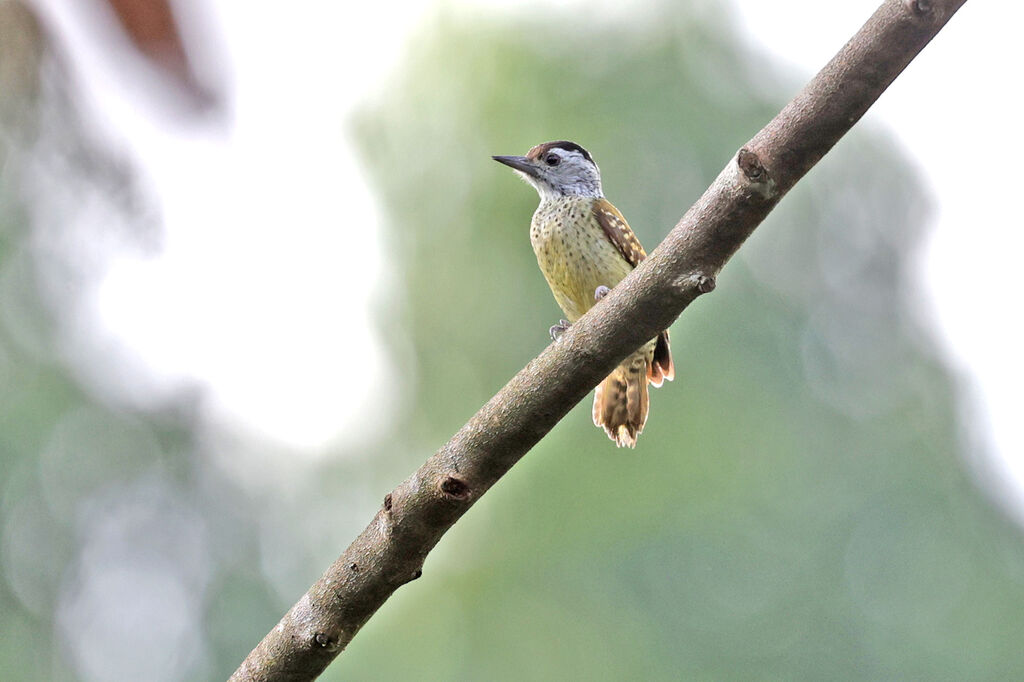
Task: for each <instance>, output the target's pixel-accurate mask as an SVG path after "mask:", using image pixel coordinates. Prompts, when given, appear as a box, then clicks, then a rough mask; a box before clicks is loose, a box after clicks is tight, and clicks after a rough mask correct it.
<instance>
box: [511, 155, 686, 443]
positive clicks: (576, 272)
mask: <svg viewBox="0 0 1024 682" xmlns="http://www.w3.org/2000/svg"><path fill="white" fill-rule="evenodd" d="M492 158H493V159H494V160H495V161H498V162H500V163H503V164H505V165H506V166H510V167H511V168H513V169H514V170H515V171H516V172H517V173H518V174H519V175H520V176H522V178H523V179H525V180H526V181H527V182H528V183H529V184H531V185H533V187H534V188H536V190H537V193H538V194H540V206H538V207H537V210H536V212H534V214H533V221H532V222H531V223H530V243H531V244H532V245H533V251H534V253H535V254H536V255H537V263H538V264H539V265H540V269H541V272H543V273H544V279H546V280H547V281H548V286H550V287H551V293H553V294H554V295H555V300H556V301H557V302H558V305H559V306H561V308H562V310H563V311H565V315H566V317H567V318H569V319H568V320H563V321H562V322H561V323H560V324H558V325H555V326H554V327H552V328H551V336H552V338H556V337H557V334H558V333H559V332H561V331H565V329H567V328H568V326H569V324H571V323H572V322H575V321H576V320H578V319H579V318H580V317H581V316H582V315H583V313H585V312H587V311H588V310H589V309H590V308H591V306H593V305H594V304H595V303H596V302H597V301H599V300H600V299H601V298H603V297H604V295H605V294H607V293H608V291H609V290H610V288H611V287H614V286H615V285H616V284H618V283H619V282H620V281H621V280H622V278H624V277H625V276H626V275H628V274H629V272H630V271H631V270H632V269H633V268H635V267H636V266H637V265H639V264H640V262H641V261H642V260H643V259H644V258H646V257H647V253H646V252H645V251H644V248H643V247H642V246H640V242H639V241H638V240H637V238H636V235H634V234H633V230H631V229H630V228H629V224H628V223H627V222H626V219H625V218H623V217H622V214H621V213H619V210H618V209H617V208H615V207H614V206H612V204H611V202H609V201H608V200H607V199H605V198H604V194H603V192H602V191H601V171H600V170H599V169H598V167H597V164H596V163H594V159H593V158H591V156H590V154H589V153H588V152H587V150H586V149H584V148H583V147H581V146H579V145H578V144H576V143H575V142H569V141H567V140H559V141H556V142H545V143H544V144H539V145H537V146H536V147H534V148H533V149H531V150H530V151H529V152H527V154H526V156H495V157H492ZM674 377H675V368H674V366H673V364H672V353H671V351H670V349H669V341H668V331H667V330H666V331H663V332H661V333H660V334H659V335H658V336H657V337H656V338H654V339H651V340H650V341H648V342H647V343H646V344H644V345H643V347H641V348H640V349H638V350H637V351H636V352H634V353H633V354H632V355H630V356H629V357H627V358H626V359H625V360H623V361H622V364H621V365H619V366H618V367H616V368H615V370H614V371H612V373H611V374H609V375H608V377H607V378H606V379H605V380H604V381H602V382H601V384H600V385H599V386H598V387H597V391H596V392H595V393H594V413H593V414H594V424H596V425H597V426H600V427H602V428H604V430H605V432H606V433H607V434H608V437H609V438H611V439H612V440H613V441H615V444H616V445H617V446H619V447H624V446H625V447H630V448H631V447H634V446H635V445H636V439H637V436H639V435H640V432H641V431H643V429H644V423H645V422H646V421H647V411H648V407H649V398H648V393H647V383H648V382H650V383H652V384H654V385H655V386H661V384H662V383H663V382H664V381H665V380H666V379H668V380H669V381H671V380H672V379H673V378H674Z"/></svg>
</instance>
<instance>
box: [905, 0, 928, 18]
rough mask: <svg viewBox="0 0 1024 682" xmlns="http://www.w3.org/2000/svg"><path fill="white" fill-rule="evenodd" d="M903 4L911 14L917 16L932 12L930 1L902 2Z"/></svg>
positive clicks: (913, 0) (914, 0) (912, 0)
mask: <svg viewBox="0 0 1024 682" xmlns="http://www.w3.org/2000/svg"><path fill="white" fill-rule="evenodd" d="M903 4H904V5H906V6H907V9H909V10H910V11H911V13H913V14H915V15H917V16H923V15H925V14H929V13H931V11H932V2H931V0H904V3H903Z"/></svg>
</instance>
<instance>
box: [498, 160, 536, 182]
mask: <svg viewBox="0 0 1024 682" xmlns="http://www.w3.org/2000/svg"><path fill="white" fill-rule="evenodd" d="M491 158H492V159H494V160H495V161H497V162H498V163H503V164H505V165H506V166H508V167H509V168H514V169H515V170H517V171H519V172H520V173H526V174H527V175H529V176H530V177H534V178H535V177H537V167H536V166H535V165H533V162H532V161H530V160H529V159H528V158H526V157H525V156H492V157H491Z"/></svg>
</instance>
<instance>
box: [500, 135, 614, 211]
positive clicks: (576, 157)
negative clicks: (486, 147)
mask: <svg viewBox="0 0 1024 682" xmlns="http://www.w3.org/2000/svg"><path fill="white" fill-rule="evenodd" d="M491 158H493V159H494V160H495V161H497V162H499V163H503V164H505V165H506V166H509V167H511V168H513V169H514V170H515V171H516V172H517V173H519V175H521V176H522V177H523V179H525V180H526V181H527V182H528V183H530V184H531V185H533V186H534V187H535V188H536V189H537V192H538V193H539V194H540V197H541V199H552V198H557V197H566V196H576V197H600V196H603V194H602V192H601V171H600V169H598V167H597V164H596V163H594V159H592V158H591V157H590V153H589V152H588V151H587V150H586V149H584V148H583V147H581V146H579V145H578V144H576V143H575V142H569V141H568V140H558V141H556V142H545V143H544V144H539V145H537V146H536V147H534V148H533V149H531V150H530V151H528V152H527V153H526V156H494V157H491Z"/></svg>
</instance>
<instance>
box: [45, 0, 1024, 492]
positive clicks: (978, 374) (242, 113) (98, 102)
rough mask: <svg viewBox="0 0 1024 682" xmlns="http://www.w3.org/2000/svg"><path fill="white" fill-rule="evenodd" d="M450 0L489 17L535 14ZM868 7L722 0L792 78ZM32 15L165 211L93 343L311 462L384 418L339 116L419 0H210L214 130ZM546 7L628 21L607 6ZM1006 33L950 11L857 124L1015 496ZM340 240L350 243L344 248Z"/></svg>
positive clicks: (392, 46) (110, 296)
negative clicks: (154, 252) (921, 213)
mask: <svg viewBox="0 0 1024 682" xmlns="http://www.w3.org/2000/svg"><path fill="white" fill-rule="evenodd" d="M462 2H463V3H464V4H468V5H473V6H479V5H484V6H489V7H491V8H492V9H493V11H497V12H509V11H516V12H525V11H533V10H537V11H542V10H543V9H544V7H545V6H546V4H545V3H542V2H540V1H539V0H533V1H532V2H529V3H521V2H518V3H517V2H511V1H510V0H462ZM877 2H878V0H847V2H837V3H822V2H817V1H814V0H775V1H774V2H765V1H764V0H731V3H727V0H723V4H731V5H732V6H734V7H735V8H736V9H737V10H738V14H739V17H740V18H741V23H742V26H743V28H744V29H745V31H746V33H747V37H748V40H749V41H750V42H751V43H752V44H756V45H760V46H761V48H762V49H764V50H765V51H767V52H768V53H770V54H771V55H773V56H774V57H776V58H778V59H780V60H783V61H784V62H787V63H789V64H791V65H792V66H793V68H794V71H795V72H797V73H800V74H802V75H804V76H806V77H810V76H811V75H812V74H813V73H814V72H815V71H816V70H817V69H818V68H819V67H820V66H821V65H823V64H824V63H825V62H826V61H827V60H828V59H829V58H830V57H831V56H832V55H833V54H834V53H835V51H836V50H837V49H838V48H839V47H840V46H841V45H842V44H843V43H844V42H845V41H846V40H847V39H848V38H849V37H850V36H851V35H852V34H853V33H854V32H855V31H856V29H857V28H858V27H859V26H860V25H861V24H862V23H863V21H864V20H865V19H866V18H867V17H868V16H869V15H870V14H871V13H872V12H873V11H874V9H875V8H876V6H877ZM38 4H39V5H40V6H42V7H43V8H44V9H45V10H46V11H47V14H49V15H50V16H51V19H52V21H53V22H54V23H55V24H56V25H58V26H59V27H60V29H61V30H60V33H61V35H62V38H63V39H64V40H66V41H68V42H70V43H73V44H75V45H76V50H75V52H76V56H78V57H79V58H78V61H77V64H76V65H77V67H78V68H79V69H80V71H81V79H82V83H83V84H84V89H85V91H86V92H87V93H88V95H89V96H90V97H91V98H92V99H93V102H92V103H93V105H94V106H95V108H96V110H97V111H98V112H100V114H101V116H102V117H103V118H105V119H106V120H107V121H109V122H110V124H111V129H112V130H114V131H116V134H117V135H121V136H123V138H124V139H125V140H127V141H128V144H129V145H130V146H131V147H132V149H133V151H134V152H135V156H136V157H137V158H138V159H140V160H141V162H142V163H144V164H145V168H146V171H147V172H148V173H149V174H150V175H151V177H152V178H153V180H154V182H155V183H156V185H157V187H158V190H159V192H160V194H161V197H162V200H163V202H164V208H165V215H164V219H165V224H166V244H165V245H166V248H165V250H164V251H163V253H162V254H160V255H159V257H157V258H155V259H151V260H142V259H138V258H134V257H132V258H128V257H124V258H122V259H120V260H119V261H117V262H116V263H115V264H114V267H113V268H112V269H111V272H110V275H109V277H108V278H107V280H106V281H105V282H104V284H103V285H102V286H101V288H100V289H99V291H98V292H97V297H96V312H97V314H98V315H99V316H100V319H101V320H102V322H103V329H104V332H103V334H104V335H105V336H106V342H107V343H108V344H114V345H117V346H119V347H122V348H127V349H128V350H129V351H130V353H131V354H133V355H134V356H135V360H136V361H137V363H138V364H139V365H141V366H143V367H145V368H147V371H148V372H150V373H151V374H152V376H153V378H154V382H153V383H154V386H165V387H172V386H174V385H176V384H180V383H181V382H185V381H189V380H198V381H201V382H202V383H204V384H206V385H207V386H208V387H209V389H210V391H211V396H212V402H211V405H210V408H211V413H210V414H211V418H212V419H213V420H214V421H215V422H219V423H221V424H223V425H227V426H229V427H233V428H238V429H242V430H248V431H254V432H256V433H258V434H261V437H266V438H271V439H275V440H277V441H279V442H281V443H283V444H287V445H290V446H292V447H294V448H296V449H297V450H299V451H305V452H310V453H316V452H320V451H322V449H323V446H324V445H326V444H328V443H329V442H330V441H332V440H333V439H336V438H338V437H339V435H340V434H342V433H344V434H345V438H346V440H351V434H353V433H360V432H365V428H371V430H372V428H380V427H383V426H385V424H384V423H382V422H380V421H379V420H377V419H374V418H371V417H373V415H377V416H379V415H380V414H381V412H382V411H380V410H375V409H374V406H375V405H377V404H380V403H381V401H383V402H384V403H386V404H388V405H394V404H395V403H394V401H395V400H396V399H397V398H398V396H399V394H400V392H399V391H396V390H395V388H394V387H395V386H396V382H397V381H399V378H398V377H396V376H395V375H394V372H393V370H389V367H392V366H393V364H394V363H389V362H388V360H387V358H385V357H384V355H383V354H382V351H381V346H380V339H379V338H377V336H376V332H374V331H372V327H371V325H370V324H369V320H370V317H369V316H370V313H371V311H372V310H374V309H379V308H381V307H385V308H386V307H387V306H388V301H389V300H390V299H389V296H390V294H389V292H388V273H389V270H388V264H387V262H386V258H385V257H384V255H383V252H382V247H381V244H380V241H379V239H376V238H375V235H376V234H378V231H377V226H378V217H377V207H376V206H375V205H374V200H373V198H372V196H371V194H370V192H369V191H368V190H367V188H366V183H365V180H364V179H363V177H362V175H361V171H360V169H359V167H358V165H357V164H356V162H355V160H354V156H353V153H352V150H351V148H350V146H349V144H348V141H347V140H346V139H345V138H344V136H343V126H342V122H343V121H344V120H345V118H346V115H347V113H348V112H349V111H351V109H352V107H353V106H355V105H356V104H357V103H358V102H359V101H360V100H361V99H362V98H363V97H364V96H365V95H366V93H367V92H369V91H370V89H371V88H372V87H373V84H374V83H375V82H376V81H377V80H378V79H379V78H380V77H382V75H383V74H385V73H386V72H387V71H388V70H389V69H391V68H393V67H394V66H395V65H396V64H397V63H398V62H399V60H400V58H401V55H402V46H403V44H404V41H405V39H406V38H407V36H408V35H409V34H410V33H411V32H412V31H413V30H414V28H415V27H416V25H417V23H418V22H419V20H420V19H421V18H422V17H423V16H425V15H427V14H429V12H430V7H431V5H429V4H427V3H416V2H411V1H406V2H402V1H396V0H390V1H388V0H380V1H378V2H373V3H334V2H320V1H318V0H295V1H293V2H291V3H288V5H287V9H286V10H284V9H283V6H282V5H281V4H280V3H259V2H251V3H248V2H247V3H242V2H235V1H233V0H210V2H209V4H210V5H211V6H212V7H213V8H214V10H213V14H214V17H213V18H214V21H213V23H214V25H215V28H216V29H219V30H221V31H223V33H224V38H225V44H226V54H225V56H226V57H227V59H228V67H227V68H228V72H229V75H230V77H231V78H232V79H233V87H234V89H233V102H232V109H233V112H234V125H233V126H232V127H230V129H229V130H228V131H227V132H226V133H224V134H219V133H217V134H210V133H208V134H205V135H203V134H200V133H197V131H196V130H195V129H190V128H183V127H177V126H175V125H174V124H173V123H169V122H168V120H167V119H166V118H160V117H154V116H153V115H152V111H151V110H147V109H146V107H145V106H142V105H140V102H139V101H138V98H137V95H135V94H133V90H132V87H131V81H130V80H128V81H126V76H125V74H124V68H123V67H119V66H118V65H116V64H114V63H112V60H111V59H110V57H104V56H103V51H100V50H97V49H95V46H94V45H91V43H90V40H89V39H88V38H87V37H85V34H83V31H82V27H83V26H87V25H88V24H89V23H90V21H89V19H90V16H89V15H88V12H90V11H91V10H92V9H94V8H91V7H90V6H89V4H88V3H84V2H80V0H38ZM555 4H557V5H559V6H565V5H568V6H579V7H580V8H581V11H582V10H583V8H586V11H587V12H588V13H590V14H592V15H593V14H595V13H598V14H600V13H601V12H614V13H616V14H622V13H628V10H626V9H624V8H623V3H621V2H619V3H604V4H602V3H601V2H597V3H596V4H595V0H560V1H559V2H557V3H555ZM638 4H639V3H638ZM703 11H718V10H717V7H716V3H715V2H714V1H713V0H707V1H706V2H705V3H704V7H703ZM94 14H95V12H93V15H94ZM1022 24H1024V7H1022V5H1021V4H1019V3H1006V2H1003V3H992V2H982V1H981V0H972V1H970V2H968V3H967V5H966V6H965V8H964V9H962V10H961V11H960V13H959V14H958V15H957V16H956V17H955V18H954V19H953V21H952V22H951V24H950V25H949V26H947V27H946V28H945V29H944V30H943V31H942V33H940V35H939V37H938V38H937V40H936V41H935V42H934V43H933V44H932V45H930V46H929V47H928V48H927V49H926V50H925V51H924V53H923V54H922V55H921V56H920V57H918V59H917V60H916V61H915V62H914V63H913V64H912V65H911V66H910V68H909V69H908V71H907V73H906V74H904V76H902V77H901V78H900V79H899V80H897V82H896V83H895V85H894V86H893V87H892V88H891V89H890V91H889V92H888V93H886V95H885V96H884V97H883V98H882V100H881V101H880V102H879V103H878V104H877V105H876V106H875V107H874V108H873V109H872V111H871V112H869V114H868V120H873V121H874V122H875V123H876V124H881V125H885V126H888V127H890V128H891V129H893V130H895V131H896V134H895V135H894V138H895V139H897V140H898V143H899V144H900V145H901V146H902V147H903V151H904V152H905V153H906V154H907V155H908V156H909V157H910V158H911V159H914V160H916V163H917V165H918V166H919V168H920V170H921V172H922V173H923V174H924V175H925V177H926V178H927V182H928V184H929V186H930V191H931V194H932V196H933V198H934V200H935V201H936V203H937V204H938V208H939V210H938V211H937V215H936V223H935V225H934V232H933V235H932V238H931V241H930V244H929V247H928V250H927V254H926V257H925V258H924V259H923V260H922V262H921V275H922V277H923V278H924V280H925V282H926V283H927V289H928V291H929V292H930V294H931V299H932V303H933V308H934V311H935V317H936V320H937V321H938V324H939V325H940V327H941V329H942V330H943V332H944V334H945V343H946V345H947V347H948V351H949V353H950V354H951V356H952V357H953V358H954V359H955V362H956V364H957V365H958V366H960V367H962V368H963V370H964V372H965V376H968V377H969V379H970V381H969V385H970V387H971V389H972V390H976V391H977V393H976V396H975V397H976V402H975V403H973V405H974V406H975V409H977V410H978V414H979V415H981V420H982V421H981V423H982V424H983V425H984V429H983V433H982V434H981V437H982V438H983V440H984V441H985V442H987V443H988V444H991V445H992V446H994V451H995V452H996V453H997V454H998V455H999V456H998V457H997V458H996V461H995V465H994V466H995V467H996V478H997V479H998V478H1002V479H1006V480H1007V481H1011V480H1012V481H1015V482H1016V484H1015V486H1013V487H1015V488H1016V489H1018V490H1024V458H1021V457H1020V455H1021V453H1022V450H1024V420H1022V419H1021V418H1020V417H1019V415H1018V412H1019V409H1020V407H1019V403H1020V401H1019V399H1018V393H1019V391H1020V386H1021V385H1022V382H1024V354H1022V353H1021V349H1022V348H1024V330H1022V328H1021V326H1020V325H1019V324H1018V319H1019V317H1020V314H1019V310H1020V303H1019V298H1020V295H1021V293H1022V289H1024V287H1022V286H1021V284H1020V279H1019V277H1018V276H1017V275H1016V272H1017V269H1018V267H1019V265H1020V263H1019V262H1020V258H1021V255H1020V254H1021V253H1022V252H1024V248H1022V247H1024V243H1022V241H1024V238H1022V230H1021V228H1022V227H1024V225H1022V224H1021V222H1022V221H1021V218H1020V215H1019V212H1018V211H1016V210H1014V209H1012V208H1011V207H1009V206H1008V204H1009V202H1006V201H1000V200H999V198H1000V197H1001V196H1002V193H1003V192H1004V191H1005V190H1004V188H1003V183H999V184H998V185H996V186H994V187H993V186H992V182H993V181H994V180H996V179H1000V180H1001V179H1004V178H1005V179H1007V180H1015V179H1016V178H1017V176H1018V175H1019V168H1017V166H1019V163H1017V162H1016V160H1015V159H1016V157H1017V156H1018V155H1017V154H1016V152H1015V150H1014V148H1013V147H1012V146H1011V147H1010V148H1009V149H1007V146H1008V145H1012V144H1013V141H1014V140H1015V137H1014V133H1015V132H1016V131H1017V129H1018V127H1019V123H1020V110H1021V109H1020V102H1019V97H1020V95H1019V92H1020V88H1019V87H1018V85H1017V79H1018V76H1019V74H1018V73H1017V71H1019V66H1020V65H1021V59H1020V57H1019V55H1018V53H1017V48H1018V43H1017V40H1018V37H1017V35H1016V33H1017V32H1018V30H1019V27H1020V26H1021V25H1022ZM267 36H273V37H274V39H273V41H272V45H270V46H268V42H267ZM110 40H114V37H111V36H108V38H107V44H109V41H110ZM118 69H120V71H119V70H118ZM129 75H131V74H129ZM126 82H127V83H128V85H127V86H126V85H125V83H126ZM296 121H301V123H299V124H297V123H296ZM285 136H286V137H285ZM1007 143H1008V145H1007ZM723 161H724V159H723ZM339 188H344V190H341V189H339ZM342 197H344V202H345V203H344V205H342V204H341V203H340V202H341V201H342ZM993 198H995V199H996V200H995V201H993V200H992V199H993ZM357 234H358V235H359V237H358V242H359V244H360V246H361V247H362V251H361V256H360V258H353V257H352V256H351V255H349V254H351V253H352V250H351V249H352V246H353V242H352V240H353V239H354V238H355V235H357ZM402 380H405V379H402ZM353 387H354V388H353ZM299 398H301V400H300V399H299ZM965 409H966V406H965ZM367 425H369V426H367Z"/></svg>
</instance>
